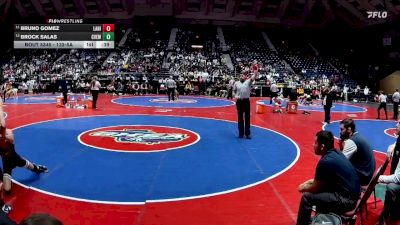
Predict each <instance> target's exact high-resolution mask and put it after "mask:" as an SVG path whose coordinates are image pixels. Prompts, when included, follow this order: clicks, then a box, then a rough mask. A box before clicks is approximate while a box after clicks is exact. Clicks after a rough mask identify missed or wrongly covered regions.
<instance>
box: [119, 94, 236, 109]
mask: <svg viewBox="0 0 400 225" xmlns="http://www.w3.org/2000/svg"><path fill="white" fill-rule="evenodd" d="M155 100H160V101H155ZM112 102H113V103H115V104H120V105H128V106H141V107H158V108H213V107H225V106H231V105H234V104H235V102H233V101H230V100H227V99H221V98H208V97H196V96H181V97H180V98H179V100H178V101H168V97H166V96H137V97H122V98H116V99H113V100H112Z"/></svg>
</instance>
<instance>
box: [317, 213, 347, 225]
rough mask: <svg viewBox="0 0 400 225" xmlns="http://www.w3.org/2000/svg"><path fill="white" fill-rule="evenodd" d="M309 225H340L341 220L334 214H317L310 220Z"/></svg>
mask: <svg viewBox="0 0 400 225" xmlns="http://www.w3.org/2000/svg"><path fill="white" fill-rule="evenodd" d="M311 225H342V219H341V218H340V216H338V215H336V214H334V213H328V214H323V213H319V214H317V215H316V216H314V217H313V218H312V221H311Z"/></svg>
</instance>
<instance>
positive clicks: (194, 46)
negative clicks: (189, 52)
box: [192, 45, 203, 48]
mask: <svg viewBox="0 0 400 225" xmlns="http://www.w3.org/2000/svg"><path fill="white" fill-rule="evenodd" d="M192 48H203V45H192Z"/></svg>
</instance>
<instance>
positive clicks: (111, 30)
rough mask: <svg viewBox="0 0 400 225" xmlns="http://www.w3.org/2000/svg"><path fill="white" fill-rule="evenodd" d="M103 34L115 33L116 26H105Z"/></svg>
mask: <svg viewBox="0 0 400 225" xmlns="http://www.w3.org/2000/svg"><path fill="white" fill-rule="evenodd" d="M103 32H114V24H103Z"/></svg>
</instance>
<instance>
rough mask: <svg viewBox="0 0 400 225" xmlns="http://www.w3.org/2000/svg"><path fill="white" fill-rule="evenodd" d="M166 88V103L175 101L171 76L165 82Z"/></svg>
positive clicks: (173, 82) (174, 85)
mask: <svg viewBox="0 0 400 225" xmlns="http://www.w3.org/2000/svg"><path fill="white" fill-rule="evenodd" d="M165 85H166V86H167V93H168V101H171V98H172V101H175V89H176V82H175V81H174V79H172V76H170V77H169V79H168V80H167V81H166V82H165Z"/></svg>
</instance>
